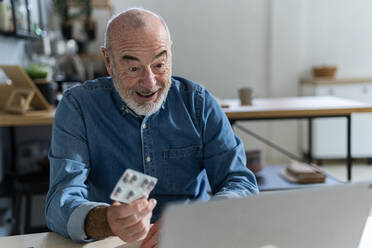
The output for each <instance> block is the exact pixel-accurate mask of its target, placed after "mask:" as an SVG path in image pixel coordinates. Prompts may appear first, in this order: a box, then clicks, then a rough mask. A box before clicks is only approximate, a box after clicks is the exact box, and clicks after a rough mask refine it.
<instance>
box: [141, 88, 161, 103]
mask: <svg viewBox="0 0 372 248" xmlns="http://www.w3.org/2000/svg"><path fill="white" fill-rule="evenodd" d="M158 92H159V89H158V90H156V91H136V95H137V96H138V97H139V98H141V99H144V100H148V101H149V100H155V99H156V97H157V93H158Z"/></svg>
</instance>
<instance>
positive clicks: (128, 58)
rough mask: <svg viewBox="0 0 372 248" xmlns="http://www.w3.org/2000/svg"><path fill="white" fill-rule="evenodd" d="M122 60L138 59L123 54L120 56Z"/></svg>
mask: <svg viewBox="0 0 372 248" xmlns="http://www.w3.org/2000/svg"><path fill="white" fill-rule="evenodd" d="M122 59H123V60H135V61H140V60H139V59H138V58H136V57H134V56H130V55H124V56H123V57H122Z"/></svg>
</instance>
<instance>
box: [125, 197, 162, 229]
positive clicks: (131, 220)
mask: <svg viewBox="0 0 372 248" xmlns="http://www.w3.org/2000/svg"><path fill="white" fill-rule="evenodd" d="M155 206H156V201H155V200H154V199H151V200H150V201H149V204H148V205H147V207H145V208H143V209H142V210H141V211H140V212H139V213H135V214H132V215H130V216H128V217H125V218H123V219H122V221H123V226H124V227H128V226H132V225H134V224H136V223H137V222H139V221H140V220H141V219H143V218H144V217H145V216H146V215H148V214H149V213H152V210H153V209H154V208H155Z"/></svg>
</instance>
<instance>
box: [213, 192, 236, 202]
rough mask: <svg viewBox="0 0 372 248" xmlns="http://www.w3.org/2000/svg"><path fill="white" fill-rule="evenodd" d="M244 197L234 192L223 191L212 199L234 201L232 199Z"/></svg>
mask: <svg viewBox="0 0 372 248" xmlns="http://www.w3.org/2000/svg"><path fill="white" fill-rule="evenodd" d="M240 197H242V196H241V195H239V194H238V193H236V192H234V191H222V192H217V193H216V194H215V195H214V196H213V197H212V199H213V200H219V199H232V198H240Z"/></svg>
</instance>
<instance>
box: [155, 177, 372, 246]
mask: <svg viewBox="0 0 372 248" xmlns="http://www.w3.org/2000/svg"><path fill="white" fill-rule="evenodd" d="M371 205H372V184H370V183H358V184H345V185H339V186H329V187H317V188H312V189H303V190H294V191H281V192H270V193H265V194H260V195H258V196H253V197H247V198H242V199H229V200H218V201H210V202H207V203H198V204H191V205H171V206H169V207H168V208H167V209H166V211H165V213H164V218H163V230H162V233H161V235H162V236H161V240H160V247H161V248H175V247H177V248H190V247H193V248H195V247H213V248H217V247H221V248H222V247H223V248H226V247H234V248H239V247H244V248H246V247H250V248H299V247H301V248H314V247H327V248H333V247H334V248H353V247H355V248H357V247H358V243H359V240H360V238H361V235H362V231H363V228H364V225H365V222H366V220H367V217H368V215H369V211H370V208H371Z"/></svg>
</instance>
